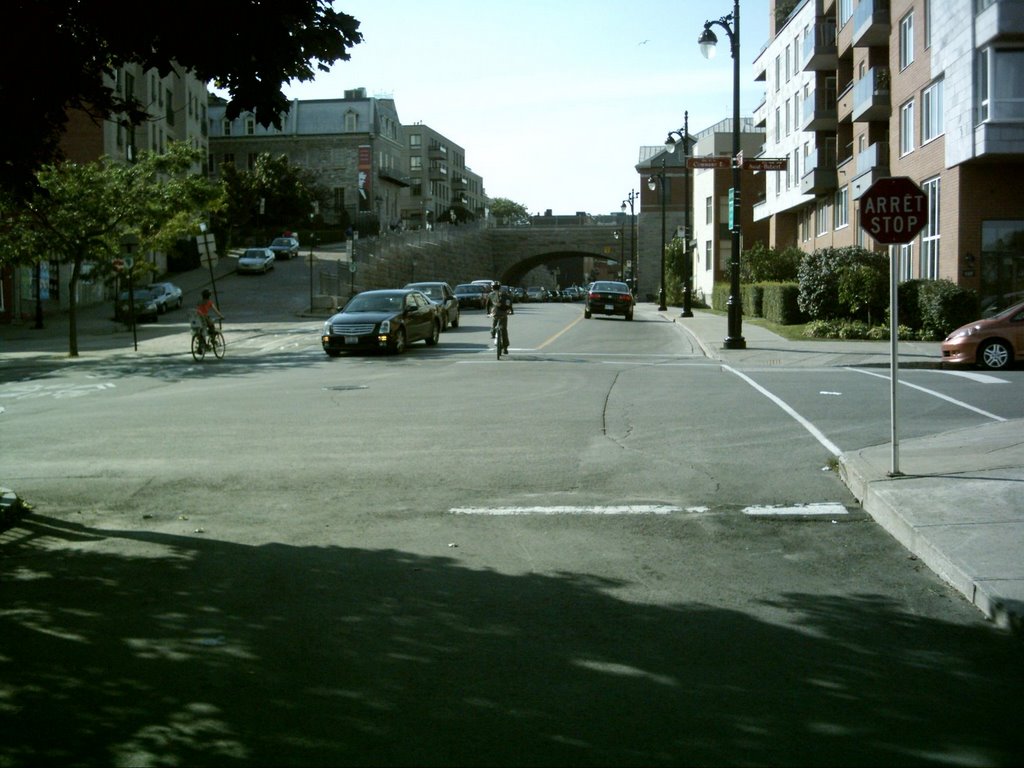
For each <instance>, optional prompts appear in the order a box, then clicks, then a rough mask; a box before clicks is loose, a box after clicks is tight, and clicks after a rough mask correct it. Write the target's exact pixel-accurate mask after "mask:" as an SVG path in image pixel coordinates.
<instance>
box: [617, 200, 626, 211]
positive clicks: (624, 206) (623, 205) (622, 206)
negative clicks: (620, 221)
mask: <svg viewBox="0 0 1024 768" xmlns="http://www.w3.org/2000/svg"><path fill="white" fill-rule="evenodd" d="M619 207H620V208H622V212H623V213H625V212H626V201H625V200H623V201H622V205H621V206H619Z"/></svg>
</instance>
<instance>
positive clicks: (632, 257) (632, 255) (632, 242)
mask: <svg viewBox="0 0 1024 768" xmlns="http://www.w3.org/2000/svg"><path fill="white" fill-rule="evenodd" d="M636 197H637V192H636V190H635V189H631V190H629V196H628V197H627V198H626V199H625V200H623V201H622V212H623V213H625V212H626V203H629V266H630V272H631V274H630V276H629V279H630V281H631V282H632V283H633V285H632V286H631V288H632V290H633V295H634V296H635V295H636V291H637V283H638V280H637V277H639V275H637V272H638V270H637V263H636V210H635V208H634V205H635V203H636Z"/></svg>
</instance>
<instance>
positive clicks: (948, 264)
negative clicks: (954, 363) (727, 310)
mask: <svg viewBox="0 0 1024 768" xmlns="http://www.w3.org/2000/svg"><path fill="white" fill-rule="evenodd" d="M769 13H770V14H771V17H770V19H769V29H770V30H771V39H770V40H769V41H768V43H767V45H766V46H765V48H764V50H763V51H762V52H761V54H760V55H759V57H758V58H757V59H756V60H755V63H754V79H755V80H756V81H759V82H763V83H764V84H765V100H764V102H762V104H761V105H760V106H759V107H758V108H757V110H756V111H755V122H756V124H757V125H758V126H760V127H761V128H763V129H764V130H765V144H764V147H763V148H762V151H761V154H762V156H765V157H785V158H787V159H788V168H787V171H786V172H785V173H784V174H782V173H780V174H777V175H776V176H775V178H774V179H768V181H767V184H766V186H765V196H764V199H763V200H760V201H757V202H756V203H755V205H754V218H755V220H757V221H764V222H767V223H768V231H769V235H768V244H769V245H771V246H772V247H776V248H785V247H788V246H791V245H795V246H798V247H799V248H801V249H802V250H804V251H812V250H814V249H816V248H822V247H827V246H836V247H839V246H846V245H861V246H864V247H868V248H873V247H880V246H877V244H875V243H873V241H872V240H871V239H870V238H869V237H867V236H866V234H865V233H864V231H863V230H862V229H861V228H860V226H859V204H858V200H859V199H860V198H861V196H862V195H863V194H864V192H865V191H866V190H867V189H868V188H869V187H870V186H871V184H872V183H874V181H876V180H877V179H879V178H882V177H886V176H907V177H909V178H911V179H912V180H913V181H915V182H916V183H917V184H918V185H919V186H920V187H921V188H922V189H923V190H924V191H925V192H926V194H927V195H928V199H929V221H928V224H927V226H926V227H925V229H924V231H923V232H922V233H921V234H920V235H919V236H918V237H917V238H915V239H914V241H913V242H911V243H908V244H906V245H902V246H895V256H896V258H898V259H899V275H900V278H901V279H903V280H909V279H912V278H921V279H940V278H944V279H949V280H952V281H954V282H956V283H958V284H960V285H964V286H966V287H970V288H973V289H975V290H977V291H978V292H979V294H980V295H981V297H982V302H983V305H984V306H986V307H992V306H999V305H1005V304H1006V303H1007V302H1008V301H1009V300H1010V299H1009V298H1008V297H1011V296H1013V295H1019V294H1020V292H1021V291H1024V206H1022V203H1024V191H1022V189H1021V185H1020V184H1018V183H1017V182H1016V178H1017V176H1018V174H1019V173H1020V171H1021V170H1022V169H1024V168H1022V166H1024V42H1022V41H1024V3H1022V2H1021V1H1020V0H802V1H797V2H794V1H793V0H787V1H786V2H783V0H770V2H769Z"/></svg>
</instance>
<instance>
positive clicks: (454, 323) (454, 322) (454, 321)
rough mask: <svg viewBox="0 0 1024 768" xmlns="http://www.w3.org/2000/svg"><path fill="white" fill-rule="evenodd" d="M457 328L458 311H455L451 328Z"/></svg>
mask: <svg viewBox="0 0 1024 768" xmlns="http://www.w3.org/2000/svg"><path fill="white" fill-rule="evenodd" d="M458 327H459V310H457V309H456V310H455V317H454V318H453V319H452V328H458Z"/></svg>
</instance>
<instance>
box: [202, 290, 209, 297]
mask: <svg viewBox="0 0 1024 768" xmlns="http://www.w3.org/2000/svg"><path fill="white" fill-rule="evenodd" d="M203 298H204V299H208V298H210V291H209V290H208V289H206V288H204V289H203Z"/></svg>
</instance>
